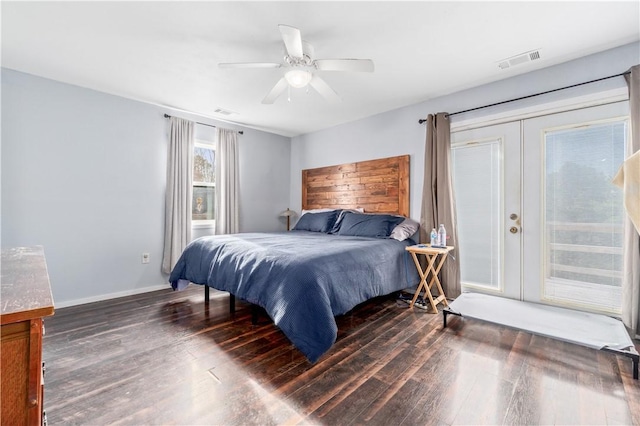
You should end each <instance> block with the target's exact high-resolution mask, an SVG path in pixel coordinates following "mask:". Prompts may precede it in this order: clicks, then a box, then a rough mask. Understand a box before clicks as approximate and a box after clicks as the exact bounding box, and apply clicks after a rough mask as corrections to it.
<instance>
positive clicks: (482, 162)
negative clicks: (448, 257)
mask: <svg viewBox="0 0 640 426" xmlns="http://www.w3.org/2000/svg"><path fill="white" fill-rule="evenodd" d="M628 113H629V112H628V103H627V102H619V103H615V104H610V105H604V106H597V107H591V108H584V109H581V110H576V111H569V112H563V113H558V114H552V115H546V116H541V117H537V118H531V119H526V120H520V121H517V122H512V123H506V124H500V125H493V126H488V127H482V128H477V129H472V130H466V131H460V132H454V133H453V134H452V170H453V181H454V190H455V195H456V207H457V213H458V233H459V238H458V240H459V246H460V247H459V253H460V267H461V280H462V286H463V289H464V290H466V291H479V292H486V293H493V294H497V295H501V296H504V297H509V298H513V299H520V300H526V301H531V302H540V303H546V304H552V305H559V306H567V307H572V308H577V309H583V310H589V311H598V312H605V313H613V314H616V313H619V311H620V306H621V280H622V259H623V256H622V242H623V235H622V230H623V218H624V211H623V203H622V192H621V191H620V190H619V188H617V187H616V186H614V185H613V184H612V183H611V180H612V178H613V176H615V174H616V172H617V170H618V168H619V166H620V165H621V164H622V161H623V159H624V154H625V152H624V149H625V146H626V138H627V137H628V126H629V124H628Z"/></svg>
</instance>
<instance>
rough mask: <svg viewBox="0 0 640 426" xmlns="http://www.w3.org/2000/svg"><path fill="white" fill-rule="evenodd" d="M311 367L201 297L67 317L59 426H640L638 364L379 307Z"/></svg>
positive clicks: (56, 387) (53, 420) (140, 298)
mask: <svg viewBox="0 0 640 426" xmlns="http://www.w3.org/2000/svg"><path fill="white" fill-rule="evenodd" d="M337 321H338V327H339V336H338V340H337V342H336V344H335V345H334V346H333V348H332V349H331V350H330V351H329V352H328V353H327V354H325V355H324V356H323V357H322V358H321V359H320V361H318V362H317V363H316V364H313V365H312V364H310V363H309V362H308V361H307V360H306V359H305V358H304V356H303V355H301V354H300V352H298V351H297V350H296V349H295V348H294V347H293V346H292V345H291V344H290V343H289V341H288V340H287V339H286V338H285V337H284V335H283V334H282V333H281V332H280V331H279V330H278V329H277V328H276V327H275V326H274V325H273V324H272V323H271V322H270V320H269V319H268V318H267V317H264V316H262V317H261V318H260V321H259V323H258V324H257V325H255V326H253V325H251V319H250V309H249V307H248V305H246V304H243V303H242V302H238V309H237V311H236V313H235V315H233V316H232V315H231V314H230V313H229V311H228V295H227V294H225V293H217V292H213V294H212V299H211V302H210V304H209V305H208V306H207V305H205V304H204V297H203V291H202V287H201V286H193V285H192V286H190V287H189V288H188V289H187V290H185V291H183V292H172V291H171V290H167V291H159V292H153V293H146V294H142V295H137V296H130V297H126V298H121V299H114V300H110V301H105V302H98V303H93V304H88V305H82V306H75V307H70V308H64V309H58V310H57V311H56V313H55V315H54V316H53V317H51V318H50V319H47V321H46V324H45V325H46V335H45V339H44V355H43V359H44V360H45V362H46V366H47V373H46V377H45V403H44V405H45V409H46V412H47V417H48V421H49V425H73V424H90V425H105V424H123V425H147V424H176V425H192V424H193V425H195V424H215V425H253V424H255V425H272V424H323V425H347V424H356V425H359V424H373V425H423V424H464V425H471V424H507V425H516V424H526V425H532V424H545V425H546V424H558V425H568V424H581V425H586V424H594V425H605V424H615V425H619V424H640V385H639V384H638V381H635V380H633V379H632V376H631V362H630V361H629V360H628V359H627V358H623V357H618V356H616V355H614V354H610V353H606V352H601V351H595V350H591V349H587V348H583V347H580V346H576V345H571V344H567V343H563V342H558V341H555V340H551V339H548V338H543V337H537V336H532V335H529V334H527V333H523V332H518V331H514V330H511V329H507V328H505V327H500V326H495V325H490V324H486V323H482V322H479V321H474V320H470V319H469V320H467V319H460V318H457V317H450V320H449V325H448V327H447V328H446V329H443V328H442V316H441V315H433V314H430V313H427V312H425V311H422V310H419V309H416V310H415V312H413V311H411V310H409V309H407V305H406V304H404V303H402V302H396V301H395V300H394V299H393V298H379V299H374V300H371V301H369V302H367V303H365V304H363V305H361V306H358V307H357V308H356V309H354V310H353V311H352V312H351V313H349V314H347V315H344V316H341V317H338V318H337Z"/></svg>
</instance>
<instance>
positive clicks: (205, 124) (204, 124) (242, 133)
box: [164, 114, 244, 135]
mask: <svg viewBox="0 0 640 426" xmlns="http://www.w3.org/2000/svg"><path fill="white" fill-rule="evenodd" d="M164 118H171V116H170V115H169V114H165V115H164ZM195 123H196V124H200V125H202V126H209V127H216V126H214V125H213V124H207V123H201V122H199V121H196V122H195ZM238 133H240V134H241V135H244V132H243V131H242V130H238Z"/></svg>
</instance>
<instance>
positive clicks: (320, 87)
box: [309, 75, 341, 103]
mask: <svg viewBox="0 0 640 426" xmlns="http://www.w3.org/2000/svg"><path fill="white" fill-rule="evenodd" d="M309 85H311V87H313V88H314V89H316V91H317V92H318V93H320V94H321V95H322V97H324V98H325V99H326V100H327V101H329V102H331V103H336V102H340V101H341V99H340V96H338V94H337V93H336V92H335V91H334V90H333V89H332V88H331V87H329V85H328V84H327V83H326V82H325V81H324V80H323V79H321V78H320V77H318V76H317V75H314V76H313V78H312V79H311V81H310V82H309Z"/></svg>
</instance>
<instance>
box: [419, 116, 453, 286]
mask: <svg viewBox="0 0 640 426" xmlns="http://www.w3.org/2000/svg"><path fill="white" fill-rule="evenodd" d="M440 224H444V227H445V228H446V230H447V235H448V236H449V238H448V239H447V245H448V246H454V247H455V249H454V250H453V251H451V252H450V253H449V257H448V258H447V261H446V263H445V264H444V266H443V267H442V270H441V277H442V278H441V281H442V285H443V288H444V292H445V294H446V296H447V298H456V297H458V296H459V295H460V256H459V254H458V230H457V221H456V208H455V197H454V193H453V182H452V179H451V126H450V123H449V116H448V115H447V114H446V113H443V112H440V113H438V114H436V115H432V114H429V116H428V117H427V139H426V142H425V153H424V185H423V189H422V212H421V215H420V241H421V242H429V233H430V232H431V229H432V228H436V230H437V229H438V226H439V225H440Z"/></svg>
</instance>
